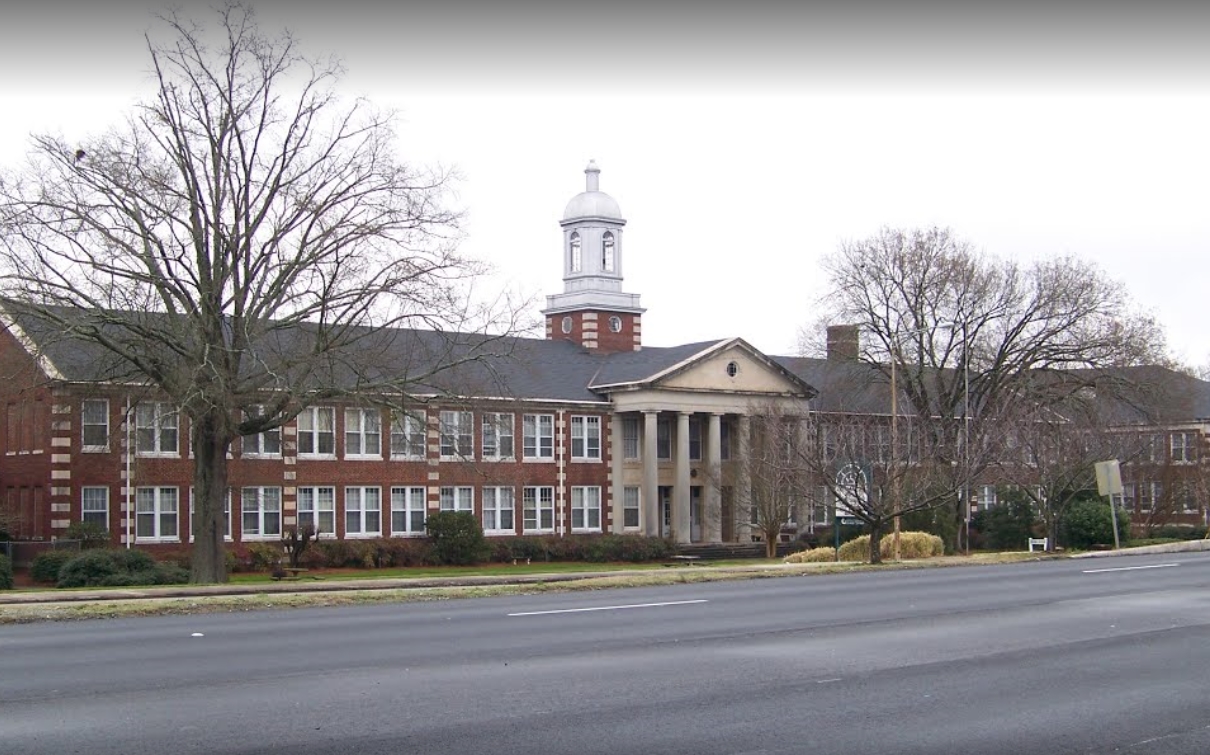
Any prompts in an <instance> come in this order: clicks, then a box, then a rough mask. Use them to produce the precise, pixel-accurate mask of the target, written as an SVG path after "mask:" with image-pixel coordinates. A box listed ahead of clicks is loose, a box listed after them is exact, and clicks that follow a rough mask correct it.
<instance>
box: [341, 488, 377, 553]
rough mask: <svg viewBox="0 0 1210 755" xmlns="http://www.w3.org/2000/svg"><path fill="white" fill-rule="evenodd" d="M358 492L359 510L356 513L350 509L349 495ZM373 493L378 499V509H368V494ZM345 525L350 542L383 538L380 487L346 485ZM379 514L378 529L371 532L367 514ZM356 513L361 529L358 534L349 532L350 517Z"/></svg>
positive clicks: (346, 536)
mask: <svg viewBox="0 0 1210 755" xmlns="http://www.w3.org/2000/svg"><path fill="white" fill-rule="evenodd" d="M353 491H356V493H357V498H358V503H359V508H358V509H356V511H351V510H350V509H349V493H350V492H353ZM370 491H373V492H374V493H375V494H376V495H377V497H378V508H377V509H371V508H367V507H366V494H367V493H369V492H370ZM344 509H345V510H344V525H345V538H346V539H348V540H364V539H367V538H375V537H382V488H381V487H379V486H378V485H346V486H345V506H344ZM374 511H377V512H378V527H377V529H374V530H370V529H369V528H368V527H367V526H366V514H367V513H368V512H374ZM353 513H356V514H357V518H358V524H359V525H360V529H359V530H358V531H357V532H349V515H350V514H353Z"/></svg>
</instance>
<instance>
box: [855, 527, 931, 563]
mask: <svg viewBox="0 0 1210 755" xmlns="http://www.w3.org/2000/svg"><path fill="white" fill-rule="evenodd" d="M866 542H867V545H868V543H869V541H868V540H867V541H866ZM878 552H879V553H881V554H882V557H883V558H893V557H894V555H895V535H894V533H892V534H890V535H883V537H882V539H881V540H879V541H878ZM944 555H945V543H943V542H942V541H941V538H940V537H938V536H936V535H933V534H930V533H928V532H900V533H899V557H900V558H905V559H912V558H934V557H936V556H944Z"/></svg>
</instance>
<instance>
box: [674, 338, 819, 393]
mask: <svg viewBox="0 0 1210 755" xmlns="http://www.w3.org/2000/svg"><path fill="white" fill-rule="evenodd" d="M651 387H653V388H658V389H663V390H681V391H705V392H717V393H742V394H748V395H761V394H772V395H778V396H787V395H800V396H801V395H810V394H811V393H813V391H812V390H811V388H810V386H808V385H806V384H805V383H803V382H802V381H801V380H799V379H798V378H797V377H795V376H794V375H793V374H791V373H790V372H788V371H786V370H785V369H783V368H782V367H781V366H780V365H778V364H777V363H776V362H774V361H772V360H771V359H769V358H768V357H766V356H765V355H764V354H762V353H760V352H759V351H757V350H756V349H754V348H752V347H751V346H750V345H749V344H747V343H746V342H744V341H742V340H740V339H733V340H732V341H729V342H726V343H725V345H723V346H722V347H721V348H717V349H713V350H711V351H708V352H706V353H704V354H699V355H697V357H696V358H694V359H692V360H689V361H687V362H685V363H683V364H681V365H679V366H678V369H676V370H673V371H670V372H669V373H668V374H665V375H662V376H660V377H659V378H657V379H656V380H654V381H652V384H651Z"/></svg>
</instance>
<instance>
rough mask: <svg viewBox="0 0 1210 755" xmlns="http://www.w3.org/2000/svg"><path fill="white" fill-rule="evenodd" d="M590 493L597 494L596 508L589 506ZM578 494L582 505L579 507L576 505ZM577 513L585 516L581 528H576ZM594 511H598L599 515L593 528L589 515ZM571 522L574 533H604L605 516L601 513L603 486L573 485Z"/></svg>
mask: <svg viewBox="0 0 1210 755" xmlns="http://www.w3.org/2000/svg"><path fill="white" fill-rule="evenodd" d="M590 492H595V493H596V506H589V505H588V504H587V501H588V498H589V493H590ZM577 493H578V494H579V497H580V505H578V506H577V505H576V497H577ZM576 511H581V512H583V515H584V524H582V525H581V526H579V527H577V526H575V520H576ZM592 511H596V513H597V523H596V526H593V525H591V524H589V523H588V520H589V514H590V513H591V512H592ZM570 522H571V531H572V532H601V531H602V528H603V526H604V516H602V512H601V486H599V485H573V486H572V488H571V518H570Z"/></svg>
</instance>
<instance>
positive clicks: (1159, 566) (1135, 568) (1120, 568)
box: [1084, 564, 1180, 574]
mask: <svg viewBox="0 0 1210 755" xmlns="http://www.w3.org/2000/svg"><path fill="white" fill-rule="evenodd" d="M1170 566H1180V564H1149V565H1147V566H1117V567H1114V568H1113V569H1085V570H1084V573H1085V574H1104V573H1105V572H1110V571H1138V570H1139V569H1167V568H1168V567H1170Z"/></svg>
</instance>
